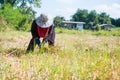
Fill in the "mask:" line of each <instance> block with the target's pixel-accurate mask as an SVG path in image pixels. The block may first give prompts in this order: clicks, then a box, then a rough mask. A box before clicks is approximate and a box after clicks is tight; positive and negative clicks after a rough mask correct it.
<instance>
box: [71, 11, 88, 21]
mask: <svg viewBox="0 0 120 80" xmlns="http://www.w3.org/2000/svg"><path fill="white" fill-rule="evenodd" d="M87 16H88V10H86V9H84V10H80V9H78V10H77V12H76V13H75V14H74V15H73V16H72V19H71V20H72V21H81V22H87Z"/></svg>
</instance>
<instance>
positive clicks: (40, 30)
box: [37, 26, 50, 38]
mask: <svg viewBox="0 0 120 80" xmlns="http://www.w3.org/2000/svg"><path fill="white" fill-rule="evenodd" d="M37 29H38V35H39V37H42V38H44V37H46V36H47V35H48V31H49V29H50V27H47V28H42V27H40V26H37Z"/></svg>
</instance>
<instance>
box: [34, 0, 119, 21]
mask: <svg viewBox="0 0 120 80" xmlns="http://www.w3.org/2000/svg"><path fill="white" fill-rule="evenodd" d="M41 2H42V4H41V8H34V10H35V11H36V12H37V15H36V16H39V14H40V13H48V14H49V15H51V16H52V17H55V16H62V17H64V18H65V19H67V20H69V19H70V18H71V15H73V14H74V13H75V12H76V10H77V9H78V8H79V9H87V10H88V11H91V10H96V11H97V13H101V12H106V13H107V14H108V15H110V17H112V18H120V0H41Z"/></svg>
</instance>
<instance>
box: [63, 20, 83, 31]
mask: <svg viewBox="0 0 120 80" xmlns="http://www.w3.org/2000/svg"><path fill="white" fill-rule="evenodd" d="M84 24H85V22H73V21H63V22H62V25H63V26H66V27H67V28H68V29H79V30H83V27H84Z"/></svg>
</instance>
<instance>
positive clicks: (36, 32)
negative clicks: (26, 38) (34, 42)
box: [31, 20, 39, 38]
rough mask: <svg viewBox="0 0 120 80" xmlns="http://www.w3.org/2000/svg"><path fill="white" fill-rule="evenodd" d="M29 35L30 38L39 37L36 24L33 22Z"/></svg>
mask: <svg viewBox="0 0 120 80" xmlns="http://www.w3.org/2000/svg"><path fill="white" fill-rule="evenodd" d="M31 34H32V37H34V38H36V37H39V36H38V31H37V24H36V21H35V20H34V21H33V22H32V25H31Z"/></svg>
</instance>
